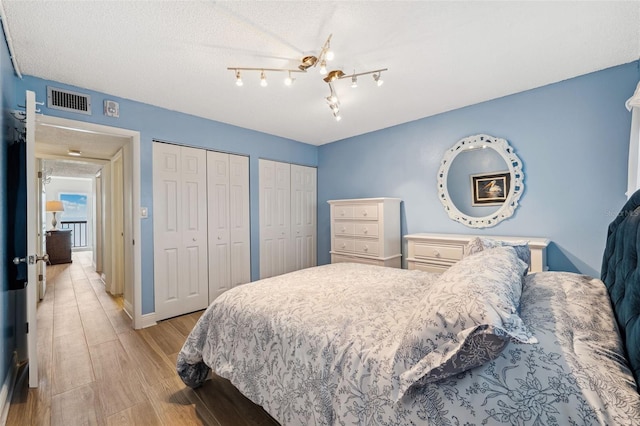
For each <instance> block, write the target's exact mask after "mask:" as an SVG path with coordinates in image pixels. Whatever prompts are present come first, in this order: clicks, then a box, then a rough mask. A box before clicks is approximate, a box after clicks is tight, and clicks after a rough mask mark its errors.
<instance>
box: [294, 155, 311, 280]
mask: <svg viewBox="0 0 640 426" xmlns="http://www.w3.org/2000/svg"><path fill="white" fill-rule="evenodd" d="M316 181H317V170H316V168H315V167H305V166H298V165H296V164H292V165H291V231H292V232H291V238H292V240H293V241H292V245H293V247H292V250H293V253H292V256H291V259H292V260H293V262H294V265H293V270H294V271H297V270H299V269H304V268H309V267H311V266H316V265H317V264H318V259H317V256H316V246H317V244H316V233H317V231H316V215H317V211H318V201H317V198H318V197H317V189H316V188H317V184H316Z"/></svg>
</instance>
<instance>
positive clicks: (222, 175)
mask: <svg viewBox="0 0 640 426" xmlns="http://www.w3.org/2000/svg"><path fill="white" fill-rule="evenodd" d="M207 181H208V184H207V192H208V203H209V302H211V301H213V300H214V299H215V298H216V297H218V296H219V295H220V294H222V293H223V292H225V291H226V290H229V289H230V288H231V271H230V262H231V261H230V256H231V250H230V248H229V240H230V238H229V155H228V154H223V153H220V152H211V151H209V152H207Z"/></svg>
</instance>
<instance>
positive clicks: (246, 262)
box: [228, 155, 251, 286]
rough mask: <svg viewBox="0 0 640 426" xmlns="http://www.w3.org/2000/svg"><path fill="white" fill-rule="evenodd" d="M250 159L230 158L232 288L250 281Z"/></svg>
mask: <svg viewBox="0 0 640 426" xmlns="http://www.w3.org/2000/svg"><path fill="white" fill-rule="evenodd" d="M249 207H250V206H249V157H245V156H242V155H229V209H228V211H229V239H230V245H231V271H230V272H231V285H232V286H237V285H239V284H244V283H248V282H250V281H251V232H250V231H251V226H250V210H249Z"/></svg>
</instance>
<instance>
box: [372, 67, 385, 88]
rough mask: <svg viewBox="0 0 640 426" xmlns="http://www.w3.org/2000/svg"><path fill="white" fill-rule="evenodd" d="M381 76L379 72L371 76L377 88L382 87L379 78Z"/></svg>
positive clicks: (381, 81) (381, 80)
mask: <svg viewBox="0 0 640 426" xmlns="http://www.w3.org/2000/svg"><path fill="white" fill-rule="evenodd" d="M381 75H382V71H380V72H379V73H378V74H374V75H373V81H375V82H376V84H377V85H378V87H380V86H382V83H384V80H383V79H382V78H381V77H380V76H381Z"/></svg>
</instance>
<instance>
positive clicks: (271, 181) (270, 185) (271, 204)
mask: <svg viewBox="0 0 640 426" xmlns="http://www.w3.org/2000/svg"><path fill="white" fill-rule="evenodd" d="M259 168H260V171H259V181H260V208H259V212H260V278H268V277H272V276H275V275H280V274H284V273H285V272H289V271H291V270H292V269H291V268H292V266H290V264H291V263H292V262H290V261H289V254H290V251H291V248H290V240H289V239H290V226H291V225H290V223H291V220H290V217H291V204H290V202H291V198H290V197H291V195H290V191H291V181H290V165H289V164H286V163H280V162H276V161H270V160H262V159H260V160H259Z"/></svg>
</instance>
